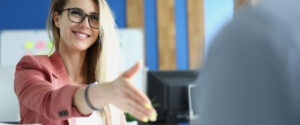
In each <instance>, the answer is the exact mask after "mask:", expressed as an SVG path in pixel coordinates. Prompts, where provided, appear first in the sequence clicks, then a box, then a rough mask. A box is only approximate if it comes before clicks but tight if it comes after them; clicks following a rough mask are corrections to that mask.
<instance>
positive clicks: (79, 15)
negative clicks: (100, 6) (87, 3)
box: [63, 8, 99, 29]
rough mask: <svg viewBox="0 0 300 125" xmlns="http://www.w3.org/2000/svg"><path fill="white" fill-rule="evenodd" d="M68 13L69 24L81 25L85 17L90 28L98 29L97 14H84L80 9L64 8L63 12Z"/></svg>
mask: <svg viewBox="0 0 300 125" xmlns="http://www.w3.org/2000/svg"><path fill="white" fill-rule="evenodd" d="M65 10H67V11H68V18H69V20H70V21H71V22H74V23H81V22H82V21H84V19H85V17H88V22H89V25H90V27H92V28H94V29H99V15H97V14H90V15H89V14H86V13H84V12H83V10H81V9H80V8H66V9H63V11H65Z"/></svg>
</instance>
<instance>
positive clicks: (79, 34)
mask: <svg viewBox="0 0 300 125" xmlns="http://www.w3.org/2000/svg"><path fill="white" fill-rule="evenodd" d="M76 35H78V36H79V37H83V38H87V35H85V34H81V33H76Z"/></svg>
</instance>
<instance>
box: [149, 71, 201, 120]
mask: <svg viewBox="0 0 300 125" xmlns="http://www.w3.org/2000/svg"><path fill="white" fill-rule="evenodd" d="M198 74H199V71H198V70H181V71H148V73H147V95H148V96H149V98H150V99H151V101H152V104H153V105H154V108H155V109H156V111H157V113H158V118H157V123H180V122H188V121H189V119H190V110H191V104H190V103H191V100H190V98H189V95H190V94H189V93H190V89H191V85H194V81H195V80H196V78H197V76H198Z"/></svg>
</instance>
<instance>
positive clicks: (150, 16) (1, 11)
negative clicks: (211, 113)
mask: <svg viewBox="0 0 300 125" xmlns="http://www.w3.org/2000/svg"><path fill="white" fill-rule="evenodd" d="M107 2H108V4H109V5H110V7H111V9H112V11H113V12H114V13H115V14H114V15H115V17H116V23H117V25H118V27H119V28H126V1H125V0H107ZM16 3H17V4H16ZM49 5H50V0H21V1H20V0H5V1H2V2H1V4H0V17H1V18H0V19H1V20H0V30H11V29H44V28H45V27H46V20H47V16H48V11H49ZM204 5H205V32H206V33H205V38H206V41H205V50H206V51H207V50H208V48H209V45H210V42H211V41H212V39H213V37H214V36H215V35H216V34H217V33H218V31H219V30H220V29H221V28H222V27H223V26H224V24H226V22H228V20H230V19H231V18H232V15H233V0H221V1H220V0H204ZM174 11H175V19H176V34H177V35H176V46H177V49H176V54H177V69H187V68H188V66H189V65H188V64H189V62H188V42H187V41H188V34H187V33H188V32H187V18H186V17H187V12H186V0H175V10H174ZM156 13H157V12H156V0H145V24H146V25H145V32H146V36H145V37H146V65H147V66H148V67H149V68H150V69H151V70H156V69H158V48H157V22H156V21H157V14H156Z"/></svg>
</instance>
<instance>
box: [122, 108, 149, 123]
mask: <svg viewBox="0 0 300 125" xmlns="http://www.w3.org/2000/svg"><path fill="white" fill-rule="evenodd" d="M124 111H126V112H128V113H129V114H130V115H132V116H133V117H135V118H137V119H139V120H140V121H143V122H147V121H148V117H147V115H144V114H143V113H141V112H139V111H137V110H136V109H135V108H134V106H131V104H126V105H125V110H124Z"/></svg>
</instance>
